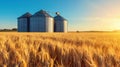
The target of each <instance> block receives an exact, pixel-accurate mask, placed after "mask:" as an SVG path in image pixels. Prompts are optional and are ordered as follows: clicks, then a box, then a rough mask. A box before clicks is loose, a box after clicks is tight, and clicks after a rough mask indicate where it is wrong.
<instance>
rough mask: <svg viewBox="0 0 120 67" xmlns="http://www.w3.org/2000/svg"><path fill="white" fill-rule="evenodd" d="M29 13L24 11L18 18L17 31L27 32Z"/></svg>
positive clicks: (28, 29)
mask: <svg viewBox="0 0 120 67" xmlns="http://www.w3.org/2000/svg"><path fill="white" fill-rule="evenodd" d="M30 16H31V14H30V13H28V12H27V13H25V14H24V15H22V16H20V17H19V18H18V32H29V31H30V28H29V27H30Z"/></svg>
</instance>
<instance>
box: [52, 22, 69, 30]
mask: <svg viewBox="0 0 120 67" xmlns="http://www.w3.org/2000/svg"><path fill="white" fill-rule="evenodd" d="M54 22H55V24H54V25H55V26H54V28H55V29H54V30H55V32H67V31H68V28H67V26H68V23H67V21H66V20H55V21H54Z"/></svg>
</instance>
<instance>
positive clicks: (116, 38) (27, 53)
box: [0, 32, 120, 67]
mask: <svg viewBox="0 0 120 67" xmlns="http://www.w3.org/2000/svg"><path fill="white" fill-rule="evenodd" d="M0 67H120V33H114V32H111V33H97V32H96V33H95V32H94V33H90V32H89V33H87V32H84V33H17V32H0Z"/></svg>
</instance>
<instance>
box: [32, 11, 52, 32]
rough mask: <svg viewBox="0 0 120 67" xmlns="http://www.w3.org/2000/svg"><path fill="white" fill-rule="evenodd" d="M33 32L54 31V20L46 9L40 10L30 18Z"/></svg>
mask: <svg viewBox="0 0 120 67" xmlns="http://www.w3.org/2000/svg"><path fill="white" fill-rule="evenodd" d="M30 31H31V32H54V20H53V17H52V16H50V15H49V14H48V13H47V12H46V11H44V10H40V11H38V12H36V13H35V14H34V15H32V16H31V18H30Z"/></svg>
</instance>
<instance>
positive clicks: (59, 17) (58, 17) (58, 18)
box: [54, 15, 66, 20]
mask: <svg viewBox="0 0 120 67" xmlns="http://www.w3.org/2000/svg"><path fill="white" fill-rule="evenodd" d="M54 19H55V20H66V19H65V18H64V17H62V16H60V15H57V16H55V17H54Z"/></svg>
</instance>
